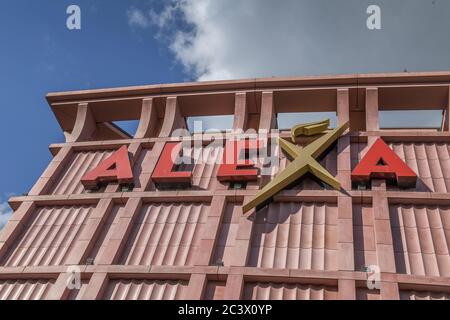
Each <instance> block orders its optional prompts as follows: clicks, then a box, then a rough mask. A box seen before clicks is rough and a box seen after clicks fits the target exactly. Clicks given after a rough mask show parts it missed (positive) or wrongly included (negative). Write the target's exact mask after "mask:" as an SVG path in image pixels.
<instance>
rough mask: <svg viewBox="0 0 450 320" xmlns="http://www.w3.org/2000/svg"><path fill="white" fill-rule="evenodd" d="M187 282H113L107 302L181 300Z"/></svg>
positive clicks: (110, 284)
mask: <svg viewBox="0 0 450 320" xmlns="http://www.w3.org/2000/svg"><path fill="white" fill-rule="evenodd" d="M187 285H188V283H187V282H186V281H163V280H161V281H160V280H158V281H153V280H111V281H110V283H109V284H108V288H107V290H106V293H105V296H104V299H105V300H179V299H182V297H183V292H184V290H186V288H187Z"/></svg>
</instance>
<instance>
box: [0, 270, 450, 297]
mask: <svg viewBox="0 0 450 320" xmlns="http://www.w3.org/2000/svg"><path fill="white" fill-rule="evenodd" d="M76 267H78V268H79V269H80V272H81V278H83V279H88V278H90V277H91V276H92V274H94V273H106V274H107V275H108V277H109V278H110V279H148V280H163V279H164V280H189V279H190V277H191V275H192V274H205V275H206V276H207V279H208V280H210V281H217V280H219V281H225V280H226V279H227V277H228V275H243V276H244V279H245V281H246V282H275V283H299V284H316V285H332V286H336V285H337V284H338V281H339V280H354V281H357V283H358V287H364V286H365V281H366V279H367V274H366V273H364V272H358V271H321V270H299V269H269V268H256V267H216V266H125V265H104V266H101V265H91V266H86V265H80V266H76ZM67 268H68V266H42V267H39V266H38V267H0V280H15V279H18V280H21V279H57V278H58V276H59V275H60V274H61V273H66V272H67V270H68V269H67ZM381 281H383V282H392V283H398V284H399V288H400V290H408V289H414V290H417V289H418V288H419V289H421V290H429V291H445V292H450V279H449V278H447V277H435V276H417V275H407V274H393V273H382V274H381Z"/></svg>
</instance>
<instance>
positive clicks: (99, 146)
mask: <svg viewBox="0 0 450 320" xmlns="http://www.w3.org/2000/svg"><path fill="white" fill-rule="evenodd" d="M278 136H280V137H282V138H289V139H290V138H291V133H290V132H288V131H282V132H280V133H279V134H273V133H269V134H268V138H272V137H278ZM349 136H350V138H351V141H352V142H367V138H368V137H382V138H383V139H385V140H386V141H388V142H450V132H440V131H417V130H414V131H409V130H400V129H399V130H386V131H371V132H369V131H360V132H355V131H353V132H351V133H349ZM228 137H230V136H228ZM191 138H192V139H194V136H192V137H191ZM184 139H186V137H185V138H184ZM195 139H198V137H196V138H195ZM225 139H226V137H225V136H224V137H219V136H217V135H209V134H204V135H202V141H203V143H204V144H205V145H207V144H208V143H209V142H213V141H221V140H224V141H225ZM312 140H314V138H311V137H304V138H302V139H300V138H299V140H298V141H299V142H305V143H307V142H309V141H312ZM169 141H171V142H173V141H178V142H181V141H182V139H181V138H178V137H174V138H146V139H124V140H104V141H87V142H69V143H53V144H51V145H50V146H49V149H50V152H51V153H52V154H53V155H55V154H57V153H58V151H59V150H60V149H62V148H63V147H71V148H73V150H74V151H88V150H108V149H117V148H119V147H121V146H123V145H130V144H131V143H141V144H142V147H143V148H151V147H152V146H153V145H154V144H155V143H156V142H169Z"/></svg>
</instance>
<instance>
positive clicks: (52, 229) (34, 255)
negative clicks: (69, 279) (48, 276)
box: [2, 206, 94, 267]
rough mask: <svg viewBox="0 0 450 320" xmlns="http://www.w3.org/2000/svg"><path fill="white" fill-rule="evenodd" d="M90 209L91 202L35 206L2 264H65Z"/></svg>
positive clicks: (13, 265) (10, 265) (11, 265)
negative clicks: (89, 203)
mask: <svg viewBox="0 0 450 320" xmlns="http://www.w3.org/2000/svg"><path fill="white" fill-rule="evenodd" d="M93 210H94V207H92V206H64V207H41V208H38V209H37V210H36V211H35V212H34V213H33V215H32V217H31V219H30V221H28V222H27V224H26V225H25V228H24V230H23V232H22V234H21V235H20V236H19V237H18V238H17V240H16V242H15V243H14V244H13V245H12V247H11V249H10V251H9V252H8V255H7V256H6V257H5V258H4V261H3V264H2V265H4V266H7V267H17V266H56V265H62V264H64V263H65V261H66V260H67V258H68V256H69V254H70V251H71V250H72V247H73V246H74V245H75V243H76V242H77V240H78V237H79V236H80V234H81V232H82V231H83V228H84V227H85V223H86V220H87V218H88V217H89V215H90V214H91V212H92V211H93Z"/></svg>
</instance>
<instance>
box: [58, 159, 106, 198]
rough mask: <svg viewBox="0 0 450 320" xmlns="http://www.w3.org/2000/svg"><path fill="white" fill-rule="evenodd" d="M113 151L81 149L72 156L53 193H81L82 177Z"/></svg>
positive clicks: (82, 190)
mask: <svg viewBox="0 0 450 320" xmlns="http://www.w3.org/2000/svg"><path fill="white" fill-rule="evenodd" d="M112 153H113V151H111V150H105V151H104V150H100V151H80V152H75V153H74V154H73V155H72V156H71V160H70V161H69V164H68V165H67V168H66V169H65V170H64V171H63V172H62V173H61V174H60V176H59V178H58V179H57V180H56V181H57V182H56V183H55V186H54V187H53V190H52V192H51V193H52V194H81V193H83V192H84V187H83V185H82V184H81V182H80V180H81V178H82V177H83V176H84V175H85V174H86V173H87V172H88V171H90V170H92V169H94V168H95V167H97V166H98V164H99V163H100V162H102V161H103V160H105V159H106V158H108V157H109V156H110V155H111V154H112Z"/></svg>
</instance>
